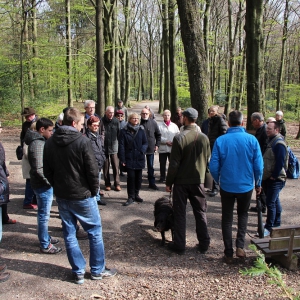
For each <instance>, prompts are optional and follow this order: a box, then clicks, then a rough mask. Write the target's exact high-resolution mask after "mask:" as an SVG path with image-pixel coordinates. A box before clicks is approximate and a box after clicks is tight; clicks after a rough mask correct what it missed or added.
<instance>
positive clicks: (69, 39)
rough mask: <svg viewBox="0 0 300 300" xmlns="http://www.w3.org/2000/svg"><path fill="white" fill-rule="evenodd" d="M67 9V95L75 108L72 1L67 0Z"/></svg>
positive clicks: (69, 103) (70, 104)
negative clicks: (73, 93) (73, 92)
mask: <svg viewBox="0 0 300 300" xmlns="http://www.w3.org/2000/svg"><path fill="white" fill-rule="evenodd" d="M65 6H66V7H65V9H66V67H67V93H68V106H69V107H72V106H73V95H72V88H73V85H72V36H71V8H70V0H65Z"/></svg>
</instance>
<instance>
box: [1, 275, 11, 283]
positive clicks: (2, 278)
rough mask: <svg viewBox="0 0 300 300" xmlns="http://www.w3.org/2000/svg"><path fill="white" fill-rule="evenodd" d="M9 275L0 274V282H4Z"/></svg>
mask: <svg viewBox="0 0 300 300" xmlns="http://www.w3.org/2000/svg"><path fill="white" fill-rule="evenodd" d="M9 276H10V274H9V273H0V282H4V281H6V280H7V279H8V278H9Z"/></svg>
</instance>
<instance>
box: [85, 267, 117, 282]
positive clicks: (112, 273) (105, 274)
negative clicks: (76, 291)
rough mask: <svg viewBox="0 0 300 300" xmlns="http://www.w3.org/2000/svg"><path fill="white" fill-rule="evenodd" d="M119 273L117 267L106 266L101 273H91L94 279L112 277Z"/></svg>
mask: <svg viewBox="0 0 300 300" xmlns="http://www.w3.org/2000/svg"><path fill="white" fill-rule="evenodd" d="M116 274H117V270H116V269H108V268H107V267H105V269H104V271H103V272H101V273H100V274H91V279H92V280H101V279H102V278H111V277H114V276H115V275H116Z"/></svg>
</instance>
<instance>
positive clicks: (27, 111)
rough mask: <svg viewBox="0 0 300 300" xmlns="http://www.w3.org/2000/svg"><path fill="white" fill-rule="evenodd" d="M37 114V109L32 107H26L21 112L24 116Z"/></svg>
mask: <svg viewBox="0 0 300 300" xmlns="http://www.w3.org/2000/svg"><path fill="white" fill-rule="evenodd" d="M33 114H35V110H34V109H33V108H32V107H25V108H24V111H23V112H22V113H21V115H22V116H24V117H27V116H30V115H33Z"/></svg>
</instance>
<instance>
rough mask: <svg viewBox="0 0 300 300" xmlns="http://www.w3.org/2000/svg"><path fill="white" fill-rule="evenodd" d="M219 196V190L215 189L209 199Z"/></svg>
mask: <svg viewBox="0 0 300 300" xmlns="http://www.w3.org/2000/svg"><path fill="white" fill-rule="evenodd" d="M217 195H218V190H217V189H213V190H212V191H211V192H210V193H209V194H208V196H209V197H215V196H217Z"/></svg>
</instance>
